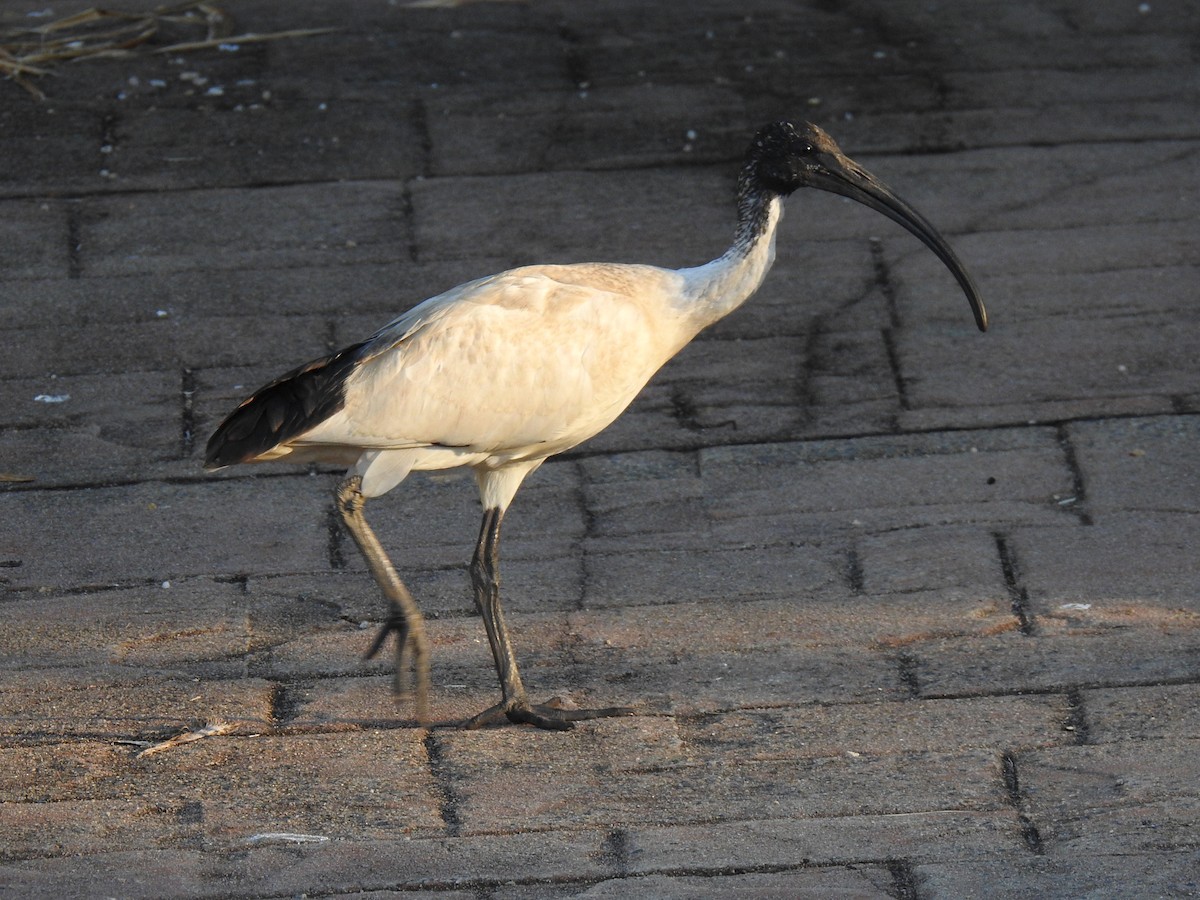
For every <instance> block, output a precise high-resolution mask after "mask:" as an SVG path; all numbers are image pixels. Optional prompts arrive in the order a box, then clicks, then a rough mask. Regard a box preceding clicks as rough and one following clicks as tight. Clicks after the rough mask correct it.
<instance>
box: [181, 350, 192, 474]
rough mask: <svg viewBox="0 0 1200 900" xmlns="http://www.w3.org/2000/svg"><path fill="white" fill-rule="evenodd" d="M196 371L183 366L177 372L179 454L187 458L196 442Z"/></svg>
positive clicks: (182, 457)
mask: <svg viewBox="0 0 1200 900" xmlns="http://www.w3.org/2000/svg"><path fill="white" fill-rule="evenodd" d="M195 396H196V373H195V371H194V370H192V369H189V368H186V367H185V368H183V369H182V370H180V373H179V456H180V458H181V459H187V458H188V457H189V456H191V455H192V450H193V449H194V447H195V443H196V415H195V403H194V401H195Z"/></svg>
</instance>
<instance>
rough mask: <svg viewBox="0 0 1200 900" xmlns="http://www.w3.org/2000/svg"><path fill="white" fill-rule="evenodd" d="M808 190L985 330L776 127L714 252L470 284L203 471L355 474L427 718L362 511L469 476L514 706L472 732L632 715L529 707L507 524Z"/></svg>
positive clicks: (759, 262) (758, 144)
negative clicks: (841, 205)
mask: <svg viewBox="0 0 1200 900" xmlns="http://www.w3.org/2000/svg"><path fill="white" fill-rule="evenodd" d="M802 187H814V188H819V189H821V190H825V191H832V192H833V193H836V194H841V195H843V196H846V197H849V198H851V199H853V200H856V201H858V202H859V203H863V204H866V205H867V206H869V207H871V208H872V209H874V210H877V211H879V212H881V213H883V214H884V215H885V216H888V217H889V218H891V219H893V220H895V221H896V222H898V223H899V224H901V225H903V226H904V227H905V228H907V229H908V230H909V231H911V232H912V233H913V234H914V235H916V236H917V237H918V238H920V239H921V241H923V242H924V243H925V244H926V245H927V246H928V247H929V248H930V249H931V250H932V251H933V252H934V253H935V254H937V256H938V257H939V258H940V259H941V260H942V262H943V263H945V265H946V266H947V267H948V268H949V269H950V271H951V272H952V273H953V274H954V277H955V278H956V279H957V280H958V283H959V285H960V286H961V287H962V289H963V291H964V292H965V293H966V295H967V300H968V301H970V304H971V309H972V311H973V312H974V314H975V321H976V324H977V325H978V326H979V329H980V330H981V331H982V330H986V328H987V313H986V312H985V310H984V306H983V301H982V300H981V298H980V296H979V292H978V290H976V288H975V285H974V283H973V281H972V280H971V276H970V275H969V274H968V273H967V271H966V269H965V268H964V267H963V265H962V263H960V262H959V260H958V257H957V256H955V254H954V251H953V250H951V249H950V246H949V245H948V244H947V243H946V241H945V240H944V239H943V238H942V236H941V235H940V234H938V232H937V231H936V230H935V229H934V227H933V226H932V225H930V224H929V222H927V221H926V220H925V218H924V217H923V216H921V215H920V214H919V213H918V212H917V211H916V210H914V209H913V208H912V207H911V206H909V205H908V204H907V203H905V202H904V201H903V200H901V199H900V198H898V197H897V196H896V195H895V194H894V193H893V192H892V191H891V189H890V188H888V187H887V186H886V185H884V184H883V183H882V182H880V181H879V180H878V179H876V178H875V177H874V176H873V175H871V174H870V173H869V172H867V171H866V170H864V169H863V168H862V167H861V166H859V165H857V164H856V163H854V162H853V161H851V160H849V159H847V158H846V156H844V155H843V154H842V152H841V150H840V149H839V148H838V146H837V144H835V143H834V141H833V139H832V138H830V137H829V136H828V135H827V134H826V133H825V132H824V131H822V130H821V129H820V128H817V127H816V126H815V125H811V124H807V123H805V124H801V125H798V126H796V125H792V124H790V123H788V122H776V123H773V124H770V125H767V126H765V127H764V128H762V129H761V130H759V132H758V133H757V134H756V135H755V137H754V140H753V141H752V142H751V144H750V148H749V150H748V151H747V153H746V158H745V163H744V166H743V168H742V170H741V175H740V178H739V180H738V195H737V209H738V222H737V230H736V233H735V236H734V240H733V244H732V246H730V248H729V249H728V250H727V251H725V253H724V254H723V255H722V256H720V257H719V258H718V259H715V260H713V261H712V262H709V263H707V264H705V265H702V266H697V267H695V268H685V269H677V270H671V269H663V268H657V267H654V266H645V265H625V264H616V263H585V264H578V265H540V266H526V267H523V268H518V269H513V270H511V271H508V272H502V273H500V274H499V275H493V276H491V277H488V278H480V279H478V280H477V281H471V282H468V283H467V284H464V285H460V286H459V287H456V288H454V289H452V290H450V291H447V292H446V293H444V294H439V295H438V296H436V297H431V298H430V299H428V300H426V301H424V302H423V303H421V304H419V305H418V306H416V307H414V308H412V309H410V310H409V311H408V312H406V313H404V314H402V315H401V316H399V317H398V318H397V319H395V320H393V321H392V322H390V323H389V324H387V325H385V326H384V327H383V328H381V329H380V330H379V331H377V332H376V333H375V334H374V335H372V336H371V337H369V338H367V339H366V340H365V341H362V342H361V343H358V344H353V345H352V346H349V347H346V348H345V349H343V350H341V351H339V352H338V353H335V354H333V355H331V356H327V357H323V358H321V359H317V360H313V361H312V362H309V363H305V364H304V365H302V366H300V367H299V368H297V369H294V370H293V371H291V372H288V373H287V374H286V375H283V376H281V377H280V378H278V379H276V380H275V381H272V382H271V383H270V384H268V385H266V386H265V387H263V388H262V389H260V390H259V391H257V392H256V393H255V394H254V395H253V396H252V397H250V398H249V399H248V400H246V401H245V402H243V403H242V404H241V405H240V406H239V407H238V408H237V409H235V410H234V411H233V412H232V413H231V414H230V415H229V417H228V418H226V419H225V421H224V422H223V423H222V424H221V426H220V427H219V428H218V429H217V431H216V433H214V434H213V436H212V438H211V439H210V440H209V442H208V450H207V456H206V460H205V467H206V468H208V469H220V468H222V467H224V466H230V465H233V464H235V463H245V462H265V461H268V460H288V461H292V462H313V461H319V462H330V463H339V464H345V465H348V466H349V467H350V468H349V471H348V472H347V474H346V477H345V479H344V480H342V481H341V483H340V484H339V485H338V487H337V493H336V498H337V508H338V510H339V512H340V514H341V517H342V521H343V522H344V523H345V526H346V528H347V529H348V530H349V532H350V534H351V536H353V538H354V541H355V543H356V544H357V545H358V548H359V549H360V550H361V551H362V554H363V556H364V557H365V558H366V562H367V565H368V567H369V568H370V570H371V574H372V575H373V576H374V578H375V581H376V582H377V583H378V585H379V587H380V588H381V589H382V591H383V594H384V596H385V597H386V598H387V602H388V613H387V617H386V619H385V622H384V625H383V628H382V629H381V631H380V632H379V635H378V637H377V638H376V639H375V641H374V643H373V644H372V646H371V648H370V650H369V651H368V653H367V656H368V657H370V656H372V655H374V654H375V653H376V652H378V650H379V649H380V648H381V647H382V646H383V644H384V643H385V642H386V641H387V639H388V637H389V636H390V635H393V634H394V635H395V638H396V643H395V664H396V677H397V685H398V686H399V685H400V683H401V678H402V676H403V674H404V673H405V672H406V669H405V666H406V655H407V654H409V653H411V661H410V663H409V664H411V666H412V669H413V672H414V673H415V675H416V685H415V702H416V709H417V717H418V720H420V721H422V722H424V721H425V719H426V717H427V715H428V695H429V640H428V638H427V636H426V633H425V627H424V620H423V619H422V616H421V613H420V611H419V610H418V608H417V604H416V602H415V601H414V600H413V598H412V595H411V594H409V592H408V590H407V588H405V586H404V583H403V582H402V581H401V580H400V577H399V576H398V575H397V573H396V570H395V568H394V567H393V566H392V564H391V561H390V560H389V559H388V556H387V554H386V553H385V552H384V550H383V547H382V546H381V545H380V543H379V540H378V539H377V538H376V536H375V534H374V532H373V531H372V530H371V527H370V526H369V525H368V524H367V521H366V519H365V518H364V516H363V506H364V504H365V503H366V501H367V500H368V499H370V498H372V497H378V496H380V495H381V494H384V493H386V492H388V491H390V490H391V489H392V488H394V487H395V486H396V485H398V484H399V483H400V482H401V481H403V480H404V478H405V477H406V476H407V475H408V474H409V472H412V471H414V470H427V469H450V468H455V467H458V466H468V467H470V468H471V469H472V470H473V471H474V473H475V478H476V481H477V483H478V486H479V495H480V499H481V501H482V504H483V523H482V527H481V528H480V531H479V540H478V543H477V545H476V548H475V555H474V558H473V559H472V561H471V565H470V573H471V582H472V586H473V588H474V595H475V605H476V607H477V608H478V610H479V613H480V615H481V616H482V617H483V624H484V628H485V629H486V631H487V636H488V642H489V643H490V644H491V649H492V655H493V657H494V659H495V664H496V672H497V674H498V675H499V678H500V690H501V694H502V697H501V700H500V702H499V703H498V704H496V705H495V706H493V707H491V708H490V709H487V710H484V711H483V712H481V713H480V714H479V715H477V716H475V717H473V718H472V719H469V720H468V721H467V722H466V723H465V725H466V726H467V727H479V726H481V725H484V724H487V723H491V722H497V721H502V720H504V719H505V718H507V719H508V720H509V721H512V722H518V723H528V724H532V725H536V726H539V727H541V728H556V729H563V728H570V727H571V723H572V722H574V721H578V720H581V719H590V718H598V717H603V716H616V715H627V714H630V713H632V712H633V710H632V709H631V708H629V707H610V708H606V709H562V708H559V707H558V706H556V705H551V704H545V705H543V704H533V703H531V702H530V701H529V698H528V696H527V695H526V692H525V687H524V685H523V684H522V682H521V676H520V673H519V672H518V669H517V660H516V654H515V652H514V650H513V645H512V641H511V639H510V637H509V633H508V629H507V627H506V626H505V623H504V615H503V613H502V611H501V607H500V575H499V541H500V523H501V522H502V521H503V519H504V513H505V510H506V509H507V508H508V505H509V503H510V502H511V501H512V499H513V495H514V494H515V493H516V491H517V488H518V487H520V485H521V482H522V481H524V479H525V477H526V476H527V475H529V473H531V472H533V471H534V470H535V469H536V468H537V467H538V466H540V465H541V464H542V463H543V462H544V461H545V460H546V459H547V458H549V457H551V456H553V455H554V454H556V453H561V452H563V451H564V450H569V449H570V448H572V447H574V446H576V445H577V444H579V443H580V442H581V441H585V440H587V439H588V438H590V437H592V436H593V435H595V434H597V433H598V432H599V431H601V430H602V429H603V428H605V427H606V426H608V425H609V424H610V423H611V422H612V421H613V420H614V419H616V418H617V416H619V415H620V414H621V412H622V411H623V410H624V409H625V408H626V407H627V406H628V405H629V404H630V403H631V402H632V401H633V399H634V397H636V396H637V394H638V392H639V391H641V389H642V387H643V386H644V385H645V384H646V382H647V381H649V380H650V378H651V376H653V375H654V373H655V372H657V371H658V369H659V368H660V367H661V366H662V365H663V364H664V363H665V362H667V360H669V359H670V358H671V357H672V356H674V355H675V354H676V353H677V352H679V350H680V349H682V348H683V347H684V346H685V345H686V344H687V343H688V342H689V341H691V340H692V338H694V337H695V336H696V334H697V333H698V332H699V331H700V330H701V329H703V328H704V327H706V326H708V325H711V324H712V323H714V322H716V321H717V320H718V319H720V318H722V317H723V316H726V315H728V314H729V313H730V312H732V311H733V310H735V309H737V308H738V307H739V306H740V305H741V304H742V303H744V302H745V301H746V299H747V298H749V297H750V295H751V294H753V293H754V291H755V290H756V289H757V288H758V286H759V285H760V284H761V283H762V280H763V278H764V277H765V276H766V274H767V270H768V269H769V268H770V267H771V263H772V262H773V260H774V257H775V229H776V226H777V225H778V224H779V219H780V215H781V213H782V201H783V199H784V198H785V197H787V196H788V195H789V194H791V193H793V192H794V191H795V190H797V189H798V188H802Z"/></svg>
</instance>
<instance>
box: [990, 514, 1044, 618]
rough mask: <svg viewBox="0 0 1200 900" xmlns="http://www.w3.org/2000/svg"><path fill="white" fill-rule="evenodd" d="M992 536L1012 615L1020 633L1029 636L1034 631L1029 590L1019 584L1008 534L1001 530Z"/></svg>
mask: <svg viewBox="0 0 1200 900" xmlns="http://www.w3.org/2000/svg"><path fill="white" fill-rule="evenodd" d="M992 537H993V538H994V539H995V541H996V552H997V554H998V555H999V557H1000V571H1001V572H1002V573H1003V574H1004V585H1005V587H1006V588H1007V589H1008V598H1009V602H1010V603H1011V605H1012V611H1013V615H1014V616H1016V619H1017V624H1018V625H1019V627H1020V629H1021V634H1023V635H1025V636H1027V637H1028V636H1031V635H1033V634H1034V633H1035V625H1034V621H1033V615H1032V614H1031V613H1030V610H1029V591H1028V590H1027V589H1026V588H1025V586H1024V585H1023V584H1021V581H1020V576H1019V572H1020V569H1019V567H1018V564H1017V558H1016V554H1015V552H1014V551H1013V549H1012V546H1011V545H1010V544H1009V542H1008V536H1007V535H1005V534H1004V533H1003V532H999V531H997V532H995V533H993V535H992Z"/></svg>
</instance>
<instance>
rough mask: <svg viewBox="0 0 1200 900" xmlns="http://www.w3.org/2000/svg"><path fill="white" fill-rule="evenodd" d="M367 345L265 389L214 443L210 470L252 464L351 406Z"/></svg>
mask: <svg viewBox="0 0 1200 900" xmlns="http://www.w3.org/2000/svg"><path fill="white" fill-rule="evenodd" d="M363 346H364V345H363V344H353V345H351V346H349V347H346V348H345V349H343V350H341V351H339V352H338V353H335V354H333V355H332V356H324V357H321V358H320V359H315V360H312V361H311V362H307V363H305V364H304V365H302V366H298V367H297V368H295V369H293V370H292V371H290V372H288V373H286V374H284V375H281V376H280V377H279V378H276V379H275V380H274V381H272V382H270V383H269V384H267V385H264V386H263V387H261V388H259V389H258V390H257V391H255V392H254V393H253V394H252V395H251V396H250V397H249V398H248V399H246V400H244V401H243V402H242V403H241V404H240V405H239V406H238V408H237V409H235V410H234V411H233V412H231V413H230V414H229V415H228V416H226V417H225V420H224V421H223V422H222V423H221V424H220V425H219V426H218V427H217V430H216V431H214V432H213V434H212V437H210V438H209V439H208V445H207V447H206V448H205V452H204V469H205V471H206V472H215V471H216V470H218V469H224V468H226V467H227V466H234V465H237V464H239V463H244V462H252V461H254V460H255V459H256V458H258V457H259V456H261V455H262V454H264V453H266V452H267V451H268V450H270V449H271V448H273V447H277V446H278V445H280V444H282V443H285V442H287V441H289V440H291V439H292V438H294V437H296V436H297V435H300V434H303V433H304V432H305V431H308V430H309V429H311V428H314V427H315V426H317V425H319V424H320V423H321V422H323V421H325V420H326V419H328V418H329V417H330V416H332V415H333V414H334V413H336V412H337V411H338V410H340V409H341V408H342V406H343V405H344V403H345V385H346V378H347V376H348V375H349V374H350V373H351V372H352V371H353V370H354V368H355V365H356V364H357V363H358V361H359V356H360V350H361V349H362V347H363Z"/></svg>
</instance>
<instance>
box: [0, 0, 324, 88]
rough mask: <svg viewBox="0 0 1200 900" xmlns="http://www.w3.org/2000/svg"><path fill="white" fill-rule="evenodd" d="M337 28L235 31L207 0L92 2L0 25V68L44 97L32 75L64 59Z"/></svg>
mask: <svg viewBox="0 0 1200 900" xmlns="http://www.w3.org/2000/svg"><path fill="white" fill-rule="evenodd" d="M334 30H335V29H332V28H298V29H292V30H288V31H273V32H270V33H268V34H254V33H246V34H234V33H233V32H234V22H233V18H232V17H231V16H230V15H229V14H228V13H227V12H225V11H224V10H223V9H221V8H220V7H218V6H215V5H213V4H212V3H204V2H190V3H176V4H170V5H167V6H158V7H155V8H154V9H152V10H149V11H147V12H122V11H121V10H115V9H99V8H96V7H93V8H91V9H85V10H84V11H83V12H80V13H75V14H74V15H70V16H65V17H64V18H61V19H55V20H54V21H53V22H47V23H46V24H45V25H41V26H39V27H37V28H22V29H5V30H3V31H0V73H2V74H4V75H6V76H7V77H8V78H10V79H12V80H13V81H15V82H16V83H17V84H19V85H21V86H22V87H23V88H25V90H27V91H29V92H30V93H31V94H33V95H34V96H35V97H37V98H38V99H39V100H41V99H45V96H46V95H45V94H44V93H43V92H42V90H41V89H40V88H39V87H38V86H37V85H36V84H34V83H33V81H32V80H31V79H34V78H40V77H42V76H45V75H51V74H53V72H52V70H53V68H54V67H55V66H57V65H59V64H60V63H64V62H74V61H76V60H80V59H102V58H114V57H115V58H122V57H129V56H132V55H134V54H137V53H187V52H192V51H196V50H206V49H209V48H212V47H219V46H223V45H241V44H254V43H261V42H263V41H278V40H284V39H286V38H296V37H308V36H310V35H314V34H327V33H329V32H331V31H334ZM201 34H202V35H203V37H200V36H199V35H201ZM163 42H165V43H163Z"/></svg>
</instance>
